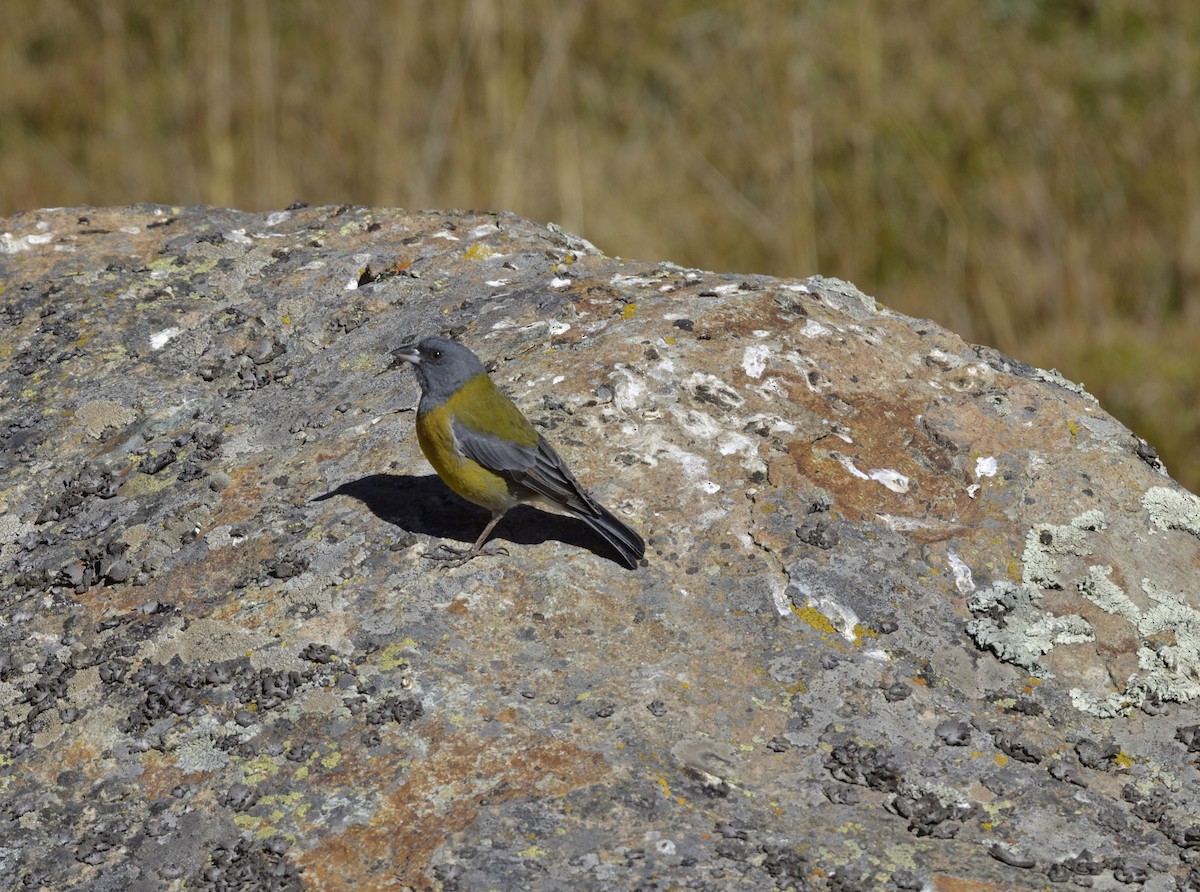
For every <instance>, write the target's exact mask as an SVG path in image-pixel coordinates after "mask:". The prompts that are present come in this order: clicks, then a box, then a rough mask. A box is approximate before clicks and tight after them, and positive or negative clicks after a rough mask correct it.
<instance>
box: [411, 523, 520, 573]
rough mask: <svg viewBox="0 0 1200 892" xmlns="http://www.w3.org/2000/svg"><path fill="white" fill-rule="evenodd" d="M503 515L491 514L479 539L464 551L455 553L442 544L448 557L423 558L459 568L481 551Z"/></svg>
mask: <svg viewBox="0 0 1200 892" xmlns="http://www.w3.org/2000/svg"><path fill="white" fill-rule="evenodd" d="M505 513H506V512H504V511H501V512H499V513H498V514H493V515H492V519H491V520H489V521H488V524H487V526H485V527H484V528H483V532H482V533H480V534H479V538H478V539H476V540H475V544H474V545H472V546H471V547H470V548H468V549H466V550H465V551H455V550H454V549H452V548H451V547H450V546H448V545H446V544H445V543H442V545H441V547H442V548H444V549H446V551H448V552H450V556H449V557H439V556H437V555H434V554H427V555H425V557H427V558H429V559H430V560H431V561H437V562H438V563H441V564H444V565H445V566H447V567H461V566H462V565H463V564H465V563H466V562H467V561H469V560H470V559H471V558H473V557H475V556H476V555H477V554H479V552H480V551H482V550H483V543H484V542H486V541H487V538H488V536H490V535H491V534H492V530H494V529H495V528H496V524H498V523H499V522H500V521H501V520H503V518H504V515H505Z"/></svg>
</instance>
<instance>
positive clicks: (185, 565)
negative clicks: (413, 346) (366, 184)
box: [0, 207, 1200, 890]
mask: <svg viewBox="0 0 1200 892" xmlns="http://www.w3.org/2000/svg"><path fill="white" fill-rule="evenodd" d="M0 234H2V235H0V288H2V292H0V304H2V311H0V335H2V337H0V582H2V585H3V593H2V595H0V598H2V601H0V640H2V645H0V715H2V721H0V729H2V731H0V734H2V746H0V790H2V791H3V802H2V805H0V840H2V841H0V886H3V887H4V888H30V889H38V888H44V889H65V888H74V889H87V890H143V889H145V890H150V889H168V888H179V889H235V888H236V889H243V888H268V889H298V888H309V889H330V890H339V889H347V890H349V889H378V888H395V889H398V888H405V887H411V888H419V889H424V888H441V889H488V888H504V889H507V888H533V889H567V888H596V889H631V888H635V887H637V888H696V889H772V888H796V889H843V890H849V889H884V888H887V889H922V888H931V889H957V890H982V889H1013V888H1044V887H1045V886H1047V885H1048V884H1049V883H1051V882H1054V881H1064V880H1070V881H1074V882H1075V883H1077V884H1081V885H1091V886H1092V887H1093V888H1138V887H1139V886H1140V887H1141V888H1144V889H1147V890H1150V889H1153V890H1167V889H1181V888H1186V889H1197V888H1200V820H1198V819H1197V817H1196V803H1197V802H1200V770H1198V769H1197V764H1196V763H1197V753H1200V710H1198V708H1197V706H1198V704H1200V696H1198V695H1200V596H1198V589H1200V581H1198V580H1200V575H1198V573H1197V569H1198V566H1200V538H1198V537H1200V500H1198V499H1197V498H1196V497H1195V496H1193V495H1191V494H1190V493H1188V492H1186V491H1184V490H1182V489H1181V488H1179V487H1178V486H1177V485H1175V484H1174V483H1173V482H1172V481H1171V480H1170V479H1169V478H1168V477H1167V476H1166V473H1165V471H1164V469H1162V467H1161V465H1160V464H1159V463H1158V462H1157V459H1156V457H1155V456H1154V453H1153V450H1152V449H1150V448H1149V447H1148V446H1147V445H1146V444H1144V443H1142V442H1141V441H1139V440H1138V439H1137V438H1136V437H1135V436H1134V435H1133V434H1131V433H1130V432H1129V431H1128V430H1126V429H1125V428H1124V427H1123V426H1122V425H1120V424H1119V423H1118V422H1116V421H1115V420H1114V419H1113V418H1111V417H1110V416H1109V415H1107V414H1106V413H1105V412H1104V411H1103V410H1102V409H1101V408H1100V407H1099V406H1097V405H1096V404H1095V401H1094V400H1092V399H1091V398H1090V397H1089V396H1088V395H1087V394H1086V393H1085V392H1083V390H1082V388H1079V387H1077V386H1075V385H1073V384H1071V383H1070V382H1067V381H1064V380H1063V379H1062V378H1060V377H1059V376H1057V375H1056V374H1054V373H1050V372H1044V371H1041V370H1038V369H1033V368H1030V367H1028V366H1025V365H1023V364H1021V363H1019V362H1016V361H1014V360H1011V359H1008V358H1006V357H1004V356H1001V355H999V354H997V353H995V352H994V351H991V350H989V349H987V348H983V347H976V346H972V345H969V344H966V343H964V342H963V341H962V340H961V339H960V338H958V337H956V336H955V335H953V334H952V333H950V332H947V331H945V330H944V329H942V328H940V327H939V326H937V325H935V324H933V323H931V322H926V321H921V320H914V319H910V318H906V317H903V316H900V315H897V314H895V313H892V312H889V311H887V310H886V309H884V308H882V307H880V306H879V305H877V304H876V303H875V301H874V300H872V299H871V298H869V297H866V296H864V295H862V294H861V293H859V292H858V291H857V290H855V289H854V288H853V287H852V286H849V285H847V284H845V283H842V282H838V281H833V280H824V279H820V278H814V279H810V280H807V281H781V280H776V279H770V278H766V277H761V276H735V275H718V274H714V273H710V272H702V271H699V270H687V269H681V268H679V267H676V266H673V265H671V264H669V263H655V262H647V261H631V260H621V259H613V258H608V257H604V256H602V255H601V254H600V253H599V252H597V251H596V250H595V248H593V247H592V246H591V245H590V244H588V243H587V242H586V241H583V240H581V239H578V238H575V237H572V236H570V235H568V234H565V233H563V232H561V231H559V230H557V229H555V228H553V227H548V228H547V227H541V226H537V225H534V224H532V223H530V222H528V221H525V220H522V219H520V218H517V217H513V216H508V215H503V214H485V213H468V212H446V213H408V212H404V211H394V210H381V209H367V208H308V207H298V208H293V209H289V210H287V211H282V212H279V213H273V214H269V215H265V214H264V215H256V214H246V213H240V212H235V211H227V210H214V209H206V208H188V209H179V208H165V207H130V208H118V209H92V208H87V209H74V210H48V211H38V212H33V213H27V214H22V215H19V216H16V217H11V218H8V219H4V220H0ZM439 331H440V332H449V333H451V334H453V335H454V336H455V337H458V338H460V339H461V340H463V341H464V342H466V343H467V344H468V345H469V346H471V347H472V348H473V349H475V351H476V352H477V353H478V354H479V355H480V356H481V357H482V358H483V359H484V361H485V362H490V363H492V364H493V365H494V372H493V376H494V377H495V379H496V380H497V381H498V382H499V383H500V384H501V386H503V387H504V388H505V389H506V390H507V391H508V392H509V393H510V394H511V395H512V396H513V397H514V399H516V401H517V402H518V404H519V405H521V406H522V408H523V409H524V410H525V411H526V414H527V415H528V416H529V417H530V418H531V420H533V421H534V423H535V424H536V425H538V426H539V427H540V428H541V429H543V430H544V432H545V434H546V436H547V437H548V438H549V439H550V440H551V441H552V442H554V443H555V444H556V446H557V447H558V449H559V451H560V452H561V453H562V454H563V456H564V458H566V459H567V461H568V463H569V464H570V465H571V466H572V467H573V469H574V470H575V472H576V474H577V476H579V478H580V479H581V480H582V481H583V482H584V483H585V485H587V486H588V487H589V488H591V489H592V491H593V492H594V494H595V495H596V496H597V497H598V498H599V499H600V500H601V501H602V502H604V503H605V504H606V505H607V506H608V507H609V508H611V509H612V510H614V511H615V512H616V513H617V514H618V515H620V516H622V517H623V518H625V519H627V520H628V521H629V522H630V523H631V524H632V525H633V526H635V527H636V528H638V529H639V530H640V531H641V532H642V534H643V535H644V536H645V537H646V539H647V542H648V549H647V559H646V561H645V562H644V564H643V566H641V567H640V568H639V569H637V570H636V571H628V570H625V569H623V568H622V567H620V566H619V565H618V564H617V563H616V562H615V561H614V560H613V559H612V557H611V555H609V554H608V553H607V552H606V551H605V548H604V545H603V543H602V542H598V541H596V540H595V538H594V537H593V536H592V535H591V534H590V533H589V531H588V530H587V528H586V527H585V526H583V524H581V523H579V522H577V521H574V520H571V519H564V518H559V517H555V516H551V515H547V514H543V513H540V512H538V511H536V510H534V509H532V508H530V509H525V508H522V509H518V510H517V511H514V512H513V513H512V514H511V515H510V516H509V517H508V518H507V519H506V520H505V521H504V522H503V523H502V524H501V525H500V526H499V527H498V528H497V534H496V537H495V541H494V544H493V546H492V547H491V548H490V549H489V553H487V554H484V555H482V556H480V557H478V558H476V559H475V560H473V561H471V562H469V563H467V564H465V565H464V566H461V567H458V568H454V569H445V568H443V567H441V566H439V565H438V564H436V563H435V562H433V561H431V560H428V559H427V558H426V555H427V554H429V553H431V552H433V551H434V550H435V549H436V548H437V547H438V545H439V544H441V543H443V542H449V543H451V544H453V545H456V546H461V545H463V544H465V543H469V542H471V541H472V540H473V539H474V538H475V536H476V534H477V533H478V531H479V530H480V529H481V528H482V525H483V523H484V522H485V520H486V516H485V515H484V513H483V512H482V511H480V510H479V509H476V508H473V507H471V506H469V505H466V504H464V503H462V502H460V501H459V500H458V499H457V498H456V497H454V496H453V495H451V494H450V493H449V492H448V491H447V490H446V489H445V487H444V486H443V485H442V484H441V483H440V481H438V479H437V478H436V477H435V476H433V475H432V472H431V471H430V469H429V467H428V465H427V464H426V463H425V461H424V459H423V458H422V456H421V454H420V451H419V449H418V447H417V444H416V442H415V437H414V436H412V429H413V418H414V416H413V408H414V406H415V402H416V387H415V383H414V381H413V378H412V376H411V374H410V373H408V372H404V371H386V369H387V367H388V363H389V359H390V358H389V356H388V354H387V351H388V350H390V349H392V348H394V347H396V346H398V345H399V344H400V343H402V342H403V341H404V340H406V339H407V338H408V337H409V336H410V335H416V334H430V333H434V332H439Z"/></svg>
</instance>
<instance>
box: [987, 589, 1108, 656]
mask: <svg viewBox="0 0 1200 892" xmlns="http://www.w3.org/2000/svg"><path fill="white" fill-rule="evenodd" d="M1041 597H1042V595H1041V592H1040V591H1039V590H1038V589H1036V588H1034V587H1033V586H1031V585H1014V584H1013V583H1011V582H1006V581H1003V580H1001V581H999V582H996V583H995V584H993V585H992V586H991V588H988V589H984V590H983V591H981V592H978V593H976V594H975V595H974V596H972V598H971V600H970V601H968V602H967V607H968V608H969V609H970V610H971V612H972V613H975V614H977V616H976V618H975V619H973V620H972V621H971V622H969V623H967V633H968V634H969V635H970V636H971V637H972V638H974V639H975V642H976V643H977V644H978V645H979V646H980V647H986V648H989V649H990V650H991V651H992V652H993V653H995V654H996V656H998V657H999V658H1000V659H1002V660H1005V661H1006V662H1009V663H1014V664H1016V665H1017V666H1020V667H1021V668H1022V669H1024V670H1025V671H1027V672H1029V673H1030V674H1032V675H1035V676H1042V677H1051V675H1052V674H1051V673H1050V672H1049V671H1048V670H1047V669H1046V668H1045V667H1044V666H1042V665H1041V657H1042V656H1043V655H1044V654H1046V653H1049V651H1050V650H1051V649H1053V648H1054V647H1055V646H1056V645H1059V644H1082V643H1084V642H1089V641H1095V640H1096V632H1095V630H1094V629H1093V628H1092V626H1091V623H1089V622H1088V621H1087V620H1085V619H1084V618H1083V617H1082V616H1078V615H1076V614H1068V615H1066V616H1056V615H1055V614H1053V613H1049V612H1047V611H1044V610H1041V609H1039V607H1038V602H1039V601H1040V600H1041Z"/></svg>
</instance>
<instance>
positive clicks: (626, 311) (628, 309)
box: [621, 304, 637, 319]
mask: <svg viewBox="0 0 1200 892" xmlns="http://www.w3.org/2000/svg"><path fill="white" fill-rule="evenodd" d="M636 312H637V304H625V306H623V307H621V318H622V319H632V318H633V314H634V313H636Z"/></svg>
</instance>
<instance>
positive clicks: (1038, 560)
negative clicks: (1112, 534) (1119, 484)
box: [1021, 510, 1105, 588]
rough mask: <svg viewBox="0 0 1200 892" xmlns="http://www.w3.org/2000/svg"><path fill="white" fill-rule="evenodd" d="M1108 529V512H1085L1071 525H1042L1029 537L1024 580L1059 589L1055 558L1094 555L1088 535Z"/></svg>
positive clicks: (1040, 586) (1023, 566) (1025, 556)
mask: <svg viewBox="0 0 1200 892" xmlns="http://www.w3.org/2000/svg"><path fill="white" fill-rule="evenodd" d="M1104 527H1105V522H1104V512H1102V511H1098V510H1092V511H1085V512H1084V513H1083V514H1080V515H1079V516H1078V517H1076V518H1074V519H1072V520H1071V522H1070V523H1068V524H1061V525H1058V524H1050V523H1043V524H1038V525H1037V526H1035V527H1034V528H1033V529H1031V530H1030V531H1029V532H1028V533H1026V534H1025V553H1024V554H1023V555H1022V556H1021V563H1022V569H1021V581H1022V582H1024V583H1025V584H1026V585H1033V586H1036V587H1037V588H1059V587H1060V583H1059V579H1058V575H1059V569H1058V562H1057V561H1056V560H1055V559H1054V556H1055V555H1074V556H1077V557H1083V556H1085V555H1089V554H1091V553H1092V551H1091V548H1090V546H1089V545H1088V533H1089V532H1094V531H1096V530H1102V529H1104Z"/></svg>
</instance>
